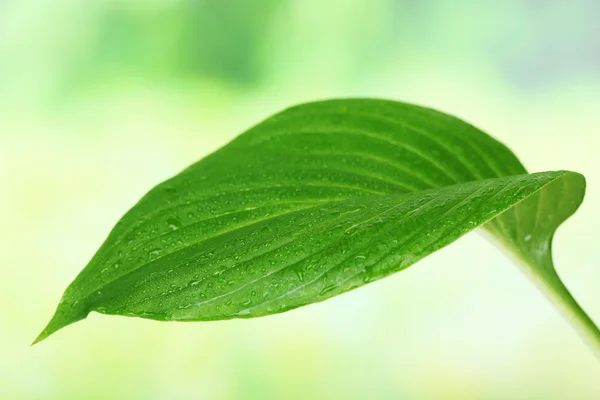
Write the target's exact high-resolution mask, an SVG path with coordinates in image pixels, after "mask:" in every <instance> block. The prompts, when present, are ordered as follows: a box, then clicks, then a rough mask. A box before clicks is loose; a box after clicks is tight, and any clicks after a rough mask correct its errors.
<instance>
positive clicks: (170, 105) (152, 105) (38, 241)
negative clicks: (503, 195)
mask: <svg viewBox="0 0 600 400" xmlns="http://www.w3.org/2000/svg"><path fill="white" fill-rule="evenodd" d="M599 17H600V1H598V0H570V1H564V0H504V1H494V2H492V1H481V0H465V1H461V0H441V1H432V0H329V1H323V0H203V1H202V0H186V1H184V0H156V1H149V0H147V1H142V0H103V1H69V0H52V1H51V0H35V1H33V0H0V184H1V188H2V189H1V190H2V196H0V222H1V223H2V229H1V230H0V249H1V251H0V302H1V304H2V308H1V312H0V398H2V399H465V400H468V399H600V363H598V360H596V359H594V357H593V356H592V354H591V353H590V352H589V351H588V350H587V348H586V347H585V345H584V344H583V342H582V341H581V340H579V338H578V337H577V335H576V333H575V332H574V331H573V330H572V329H571V328H570V327H569V326H568V325H567V323H566V322H565V321H564V320H563V319H562V318H561V316H560V315H559V314H558V313H557V312H556V311H555V310H554V309H553V307H552V306H551V305H550V303H549V302H547V301H546V300H545V299H544V298H543V297H542V295H541V294H540V293H538V291H537V290H536V289H535V287H534V286H533V285H531V284H530V282H528V281H527V280H526V279H525V278H524V277H523V276H522V275H521V273H520V272H519V271H518V270H517V269H516V268H515V267H514V266H513V265H512V264H511V263H510V261H509V260H508V259H506V258H505V257H504V256H503V255H502V254H501V253H500V252H499V251H498V250H497V249H496V248H494V247H493V246H490V245H489V244H488V243H487V242H486V241H485V240H484V239H482V238H481V237H479V236H478V235H477V234H471V235H468V236H467V237H465V238H463V239H461V240H460V241H458V242H457V243H455V244H453V245H452V246H450V247H448V248H446V249H443V250H442V251H440V252H438V253H436V254H434V255H432V256H431V257H429V258H427V259H426V260H424V261H423V262H421V263H419V264H418V265H416V266H414V267H413V268H410V269H409V270H407V271H405V272H402V273H401V274H397V275H395V276H393V277H391V278H388V279H385V280H383V281H381V282H378V283H374V284H371V285H368V286H366V287H364V288H361V289H359V290H356V291H353V292H351V293H348V294H345V295H343V296H340V297H337V298H335V299H332V300H330V301H327V302H325V303H322V304H318V305H314V306H309V307H305V308H302V309H299V310H296V311H292V312H289V313H285V314H280V315H276V316H272V317H267V318H262V319H256V320H244V321H228V322H211V323H189V324H184V323H179V324H178V323H159V322H152V321H146V320H140V319H132V318H124V317H107V316H101V315H98V314H92V315H90V317H89V318H88V319H87V320H85V321H83V322H80V323H78V324H76V325H73V326H70V327H68V328H66V329H65V330H63V331H61V332H60V333H58V334H56V335H55V336H53V337H52V338H50V339H49V340H48V341H46V342H44V343H41V344H39V345H37V346H35V347H32V348H30V347H29V343H30V342H31V340H33V338H34V337H35V336H36V335H37V334H38V333H39V331H40V330H41V329H42V328H43V326H44V325H45V323H46V322H47V320H48V319H49V317H50V316H51V314H52V312H53V311H54V308H55V306H56V304H57V302H58V300H59V298H60V296H61V294H62V292H63V290H64V289H65V288H66V286H67V284H68V283H69V282H70V281H71V280H72V279H73V278H74V277H75V275H76V274H77V273H78V272H79V271H80V270H81V269H82V268H83V267H84V266H85V264H86V263H87V261H88V260H89V259H90V258H91V256H92V255H93V253H94V252H95V251H96V249H97V248H98V247H99V245H100V244H101V242H102V241H103V240H104V238H105V237H106V235H107V233H108V231H109V230H110V228H112V226H113V225H114V223H115V222H116V221H117V220H118V218H119V217H120V216H121V215H122V214H123V213H124V212H125V211H126V210H127V209H128V208H129V207H130V206H132V205H133V204H134V203H135V202H136V201H137V200H138V199H139V198H140V197H141V196H142V195H143V194H144V193H145V192H146V191H147V190H148V189H150V188H151V187H152V186H153V185H155V184H156V183H158V182H160V181H162V180H164V179H166V178H168V177H170V176H172V175H174V174H175V173H177V172H178V171H180V170H181V169H183V168H185V167H186V166H188V165H189V164H191V163H192V162H194V161H196V160H198V159H200V158H201V157H203V156H204V155H206V154H208V153H209V152H211V151H213V150H215V149H216V148H218V147H219V146H221V145H223V144H225V143H226V142H228V141H229V140H230V139H231V138H233V137H234V136H236V135H237V134H238V133H240V132H242V131H243V130H244V129H246V128H247V127H249V126H250V125H252V124H254V123H256V122H258V121H260V120H261V119H263V118H265V117H267V116H268V115H270V114H272V113H274V112H276V111H279V110H280V109H282V108H284V107H287V106H288V105H291V104H294V103H299V102H303V101H308V100H314V99H322V98H328V97H345V96H374V97H385V98H391V99H398V100H404V101H410V102H416V103H419V104H424V105H429V106H432V107H436V108H438V109H441V110H443V111H446V112H450V113H452V114H455V115H458V116H460V117H463V118H465V119H466V120H468V121H470V122H472V123H474V124H475V125H477V126H479V127H481V128H483V129H484V130H486V131H488V132H490V133H491V134H493V135H494V136H496V137H497V138H498V139H500V140H501V141H503V142H505V143H507V144H508V145H509V146H510V147H511V148H512V149H513V150H514V151H515V152H516V154H517V155H519V157H520V158H521V159H522V160H523V161H524V163H525V164H526V166H527V167H528V168H529V169H530V170H532V171H542V170H553V169H571V170H575V171H579V172H582V173H584V174H585V175H586V177H587V179H588V187H589V189H588V194H587V197H586V199H585V201H584V204H583V206H582V208H581V209H580V210H579V211H578V212H577V214H576V215H575V216H574V217H573V218H572V219H570V220H569V221H568V222H567V223H566V224H565V226H563V227H562V228H561V229H560V230H559V232H558V235H557V238H556V242H555V246H554V254H555V259H556V265H557V268H558V271H559V273H560V274H561V275H562V277H563V278H564V280H565V282H566V284H567V286H569V288H570V289H571V290H572V291H573V293H574V294H575V297H576V298H577V299H578V300H579V301H580V302H581V304H582V305H583V306H584V308H585V309H586V310H587V311H588V312H589V314H590V315H591V316H592V318H594V319H595V320H596V321H597V322H600V295H599V294H598V293H599V292H598V288H600V268H599V267H600V256H599V255H598V248H597V246H598V242H599V240H600V233H599V231H598V225H599V224H600V212H598V206H600V167H599V162H598V150H600V139H599V136H598V134H599V132H598V128H599V127H600V24H599V23H598V18H599Z"/></svg>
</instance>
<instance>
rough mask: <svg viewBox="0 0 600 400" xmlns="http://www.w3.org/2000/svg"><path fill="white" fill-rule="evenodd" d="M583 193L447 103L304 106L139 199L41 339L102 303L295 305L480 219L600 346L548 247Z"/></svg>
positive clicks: (190, 309) (221, 308) (191, 314)
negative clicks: (440, 108) (532, 167)
mask: <svg viewBox="0 0 600 400" xmlns="http://www.w3.org/2000/svg"><path fill="white" fill-rule="evenodd" d="M584 191H585V180H584V178H583V176H582V175H580V174H577V173H575V172H568V171H555V172H541V173H534V174H528V173H527V171H526V170H525V168H524V167H523V166H522V165H521V163H520V162H519V160H518V159H517V158H516V157H515V155H514V154H513V153H512V152H511V151H510V150H509V149H508V148H506V147H505V146H504V145H502V144H501V143H499V142H498V141H496V140H495V139H493V138H491V137H490V136H488V135H487V134H485V133H483V132H482V131H480V130H478V129H476V128H474V127H473V126H471V125H469V124H467V123H465V122H463V121H461V120H459V119H457V118H454V117H451V116H449V115H446V114H443V113H440V112H437V111H433V110H430V109H426V108H422V107H417V106H414V105H409V104H404V103H399V102H393V101H383V100H366V99H348V100H331V101H323V102H315V103H309V104H304V105H300V106H296V107H293V108H290V109H288V110H286V111H283V112H281V113H279V114H277V115H275V116H273V117H271V118H269V119H267V120H265V121H264V122H262V123H260V124H259V125H257V126H255V127H254V128H252V129H250V130H248V131H247V132H245V133H243V134H242V135H240V136H239V137H237V138H236V139H235V140H233V141H232V142H231V143H229V144H228V145H226V146H224V147H223V148H221V149H220V150H218V151H216V152H215V153H213V154H211V155H209V156H208V157H206V158H204V159H202V160H201V161H199V162H198V163H196V164H194V165H192V166H191V167H189V168H188V169H186V170H185V171H183V172H181V173H180V174H178V175H177V176H175V177H173V178H172V179H170V180H168V181H166V182H164V183H162V184H160V185H158V186H157V187H155V188H154V189H152V190H151V191H150V192H149V193H148V194H147V195H146V196H145V197H144V198H142V200H141V201H140V202H139V203H138V204H137V205H135V206H134V207H133V208H132V209H131V210H130V211H129V212H128V213H127V214H126V215H125V216H124V217H123V218H122V219H121V220H120V221H119V222H118V223H117V225H116V226H115V228H114V229H113V231H112V232H111V233H110V235H109V237H108V238H107V240H106V241H105V243H104V244H103V245H102V247H101V248H100V249H99V250H98V252H97V253H96V255H95V256H94V257H93V259H92V260H91V261H90V263H89V264H88V265H87V266H86V268H85V269H84V270H83V271H82V272H81V273H80V274H79V276H78V277H77V278H76V279H75V280H74V281H73V283H72V284H71V285H70V286H69V287H68V289H67V290H66V292H65V294H64V296H63V298H62V300H61V303H60V304H59V306H58V310H57V312H56V314H55V316H54V317H53V318H52V320H51V321H50V323H49V324H48V326H47V327H46V329H45V330H44V331H43V332H42V333H41V334H40V336H39V337H38V339H37V340H38V341H39V340H41V339H43V338H45V337H47V336H48V335H50V334H51V333H53V332H55V331H56V330H58V329H60V328H62V327H64V326H66V325H68V324H70V323H73V322H75V321H78V320H81V319H83V318H85V317H86V316H87V315H88V314H89V313H90V312H91V311H96V312H100V313H104V314H114V315H128V316H137V317H143V318H151V319H156V320H173V321H205V320H219V319H229V318H248V317H258V316H264V315H269V314H273V313H278V312H283V311H286V310H290V309H293V308H296V307H300V306H303V305H307V304H311V303H315V302H319V301H322V300H325V299H327V298H329V297H332V296H335V295H338V294H340V293H343V292H346V291H348V290H351V289H354V288H357V287H359V286H362V285H364V284H366V283H369V282H372V281H374V280H377V279H381V278H383V277H385V276H388V275H390V274H392V273H394V272H397V271H400V270H402V269H404V268H407V267H408V266H410V265H412V264H414V263H415V262H417V261H418V260H420V259H421V258H423V257H425V256H427V255H428V254H431V253H432V252H434V251H435V250H437V249H440V248H442V247H444V246H446V245H448V244H450V243H451V242H453V241H454V240H456V239H458V238H459V237H461V236H463V235H464V234H466V233H467V232H470V231H472V230H473V229H475V228H478V227H482V228H483V229H485V230H487V231H488V232H489V233H490V234H491V235H492V236H493V237H494V239H495V240H497V241H498V242H500V243H501V244H502V245H503V246H504V247H505V248H506V249H507V250H508V251H509V252H510V253H512V254H513V255H514V256H515V257H516V258H517V259H519V260H520V261H521V263H520V264H521V266H522V268H523V269H524V271H525V272H526V273H527V274H528V275H530V276H531V277H532V278H534V280H535V281H536V282H537V283H538V284H539V285H540V287H542V289H543V290H544V291H545V292H546V293H547V294H548V295H549V296H550V297H551V298H552V299H553V300H554V301H555V302H556V303H557V304H559V305H560V308H561V309H562V311H564V312H565V314H566V315H567V316H569V317H570V318H571V319H572V321H573V322H574V323H575V325H576V326H577V327H578V328H579V330H580V332H581V333H582V334H584V335H587V338H588V339H590V340H589V342H590V343H595V345H596V346H598V343H600V333H599V331H598V329H597V328H596V327H595V325H594V324H593V322H592V321H591V320H590V319H589V318H588V317H587V315H586V314H585V313H584V312H583V311H582V309H581V308H580V307H579V306H578V305H577V303H576V302H575V300H573V298H572V297H571V295H570V294H569V292H568V291H567V289H566V288H565V287H564V286H563V284H562V283H561V281H560V279H559V277H558V275H557V274H556V272H555V269H554V267H553V264H552V258H551V243H552V237H553V235H554V232H555V230H556V228H557V227H558V226H559V225H560V224H561V223H562V222H563V221H564V220H565V219H566V218H568V217H569V216H570V215H571V214H573V213H574V212H575V210H576V209H577V207H578V206H579V205H580V203H581V201H582V200H583V196H584Z"/></svg>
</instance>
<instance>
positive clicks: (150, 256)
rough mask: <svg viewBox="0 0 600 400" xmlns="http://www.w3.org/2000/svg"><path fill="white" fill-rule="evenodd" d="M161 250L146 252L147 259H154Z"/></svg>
mask: <svg viewBox="0 0 600 400" xmlns="http://www.w3.org/2000/svg"><path fill="white" fill-rule="evenodd" d="M161 251H162V250H161V249H152V250H150V251H149V252H148V258H150V259H152V258H155V257H158V255H159V254H160V253H161Z"/></svg>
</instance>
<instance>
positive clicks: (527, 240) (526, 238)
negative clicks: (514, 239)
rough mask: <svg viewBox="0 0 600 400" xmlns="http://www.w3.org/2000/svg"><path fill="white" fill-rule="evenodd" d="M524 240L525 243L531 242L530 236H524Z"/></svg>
mask: <svg viewBox="0 0 600 400" xmlns="http://www.w3.org/2000/svg"><path fill="white" fill-rule="evenodd" d="M524 239H525V241H526V242H529V241H530V240H531V234H529V235H525V238H524Z"/></svg>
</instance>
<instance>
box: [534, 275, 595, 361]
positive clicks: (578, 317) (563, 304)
mask: <svg viewBox="0 0 600 400" xmlns="http://www.w3.org/2000/svg"><path fill="white" fill-rule="evenodd" d="M523 270H524V272H525V273H526V275H528V276H529V277H530V278H531V279H532V280H533V282H534V283H535V285H536V286H537V287H538V288H539V289H540V290H541V291H542V293H544V295H546V297H547V298H548V299H549V300H550V301H551V302H552V303H553V304H554V305H555V306H556V308H557V309H558V311H559V312H560V313H561V314H562V316H563V317H564V318H565V319H566V320H567V321H568V322H569V323H570V324H571V326H572V327H573V328H574V329H575V331H576V332H577V333H578V334H579V336H580V337H581V338H582V339H583V341H584V342H585V343H586V344H587V345H588V347H589V348H590V350H591V351H592V352H593V353H594V355H595V356H596V358H598V360H600V329H598V327H597V326H596V324H595V323H594V321H592V319H591V318H590V317H589V316H588V315H587V313H586V312H585V311H584V310H583V308H582V307H581V306H580V305H579V303H577V301H576V300H575V298H574V297H573V296H572V295H571V293H570V292H569V290H568V289H567V288H566V286H565V285H564V284H563V282H562V281H561V279H560V277H559V276H558V274H557V273H556V271H554V268H553V272H554V273H553V277H554V279H547V278H544V277H541V276H540V275H539V274H536V273H535V271H533V269H532V268H531V267H529V266H528V265H527V266H526V268H523Z"/></svg>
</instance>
